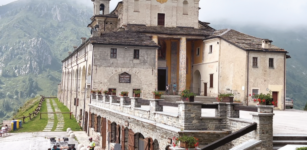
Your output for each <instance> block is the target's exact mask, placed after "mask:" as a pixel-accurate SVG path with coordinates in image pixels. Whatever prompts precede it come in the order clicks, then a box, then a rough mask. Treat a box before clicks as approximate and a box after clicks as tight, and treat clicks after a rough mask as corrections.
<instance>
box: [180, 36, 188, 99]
mask: <svg viewBox="0 0 307 150" xmlns="http://www.w3.org/2000/svg"><path fill="white" fill-rule="evenodd" d="M186 70H187V39H186V37H181V38H180V51H179V87H178V93H180V91H183V90H185V88H186V80H187V79H186V77H187V74H186Z"/></svg>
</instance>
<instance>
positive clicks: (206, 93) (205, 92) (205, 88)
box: [204, 83, 208, 96]
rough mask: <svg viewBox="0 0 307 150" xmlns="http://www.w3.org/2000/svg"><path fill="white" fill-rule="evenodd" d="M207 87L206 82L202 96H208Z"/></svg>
mask: <svg viewBox="0 0 307 150" xmlns="http://www.w3.org/2000/svg"><path fill="white" fill-rule="evenodd" d="M207 87H208V86H207V83H204V96H208V92H207Z"/></svg>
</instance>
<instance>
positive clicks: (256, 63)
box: [253, 57, 258, 67]
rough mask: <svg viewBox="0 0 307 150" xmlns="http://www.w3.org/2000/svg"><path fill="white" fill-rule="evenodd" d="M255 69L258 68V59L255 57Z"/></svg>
mask: <svg viewBox="0 0 307 150" xmlns="http://www.w3.org/2000/svg"><path fill="white" fill-rule="evenodd" d="M253 67H258V57H253Z"/></svg>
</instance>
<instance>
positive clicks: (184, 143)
mask: <svg viewBox="0 0 307 150" xmlns="http://www.w3.org/2000/svg"><path fill="white" fill-rule="evenodd" d="M178 142H180V147H181V148H195V147H197V146H198V144H199V143H198V139H197V138H195V137H192V136H186V135H183V136H180V137H179V138H176V145H178Z"/></svg>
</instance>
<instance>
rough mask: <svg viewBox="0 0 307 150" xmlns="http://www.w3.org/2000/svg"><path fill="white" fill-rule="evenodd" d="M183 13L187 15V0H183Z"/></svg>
mask: <svg viewBox="0 0 307 150" xmlns="http://www.w3.org/2000/svg"><path fill="white" fill-rule="evenodd" d="M183 14H184V15H188V1H187V0H184V1H183Z"/></svg>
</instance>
